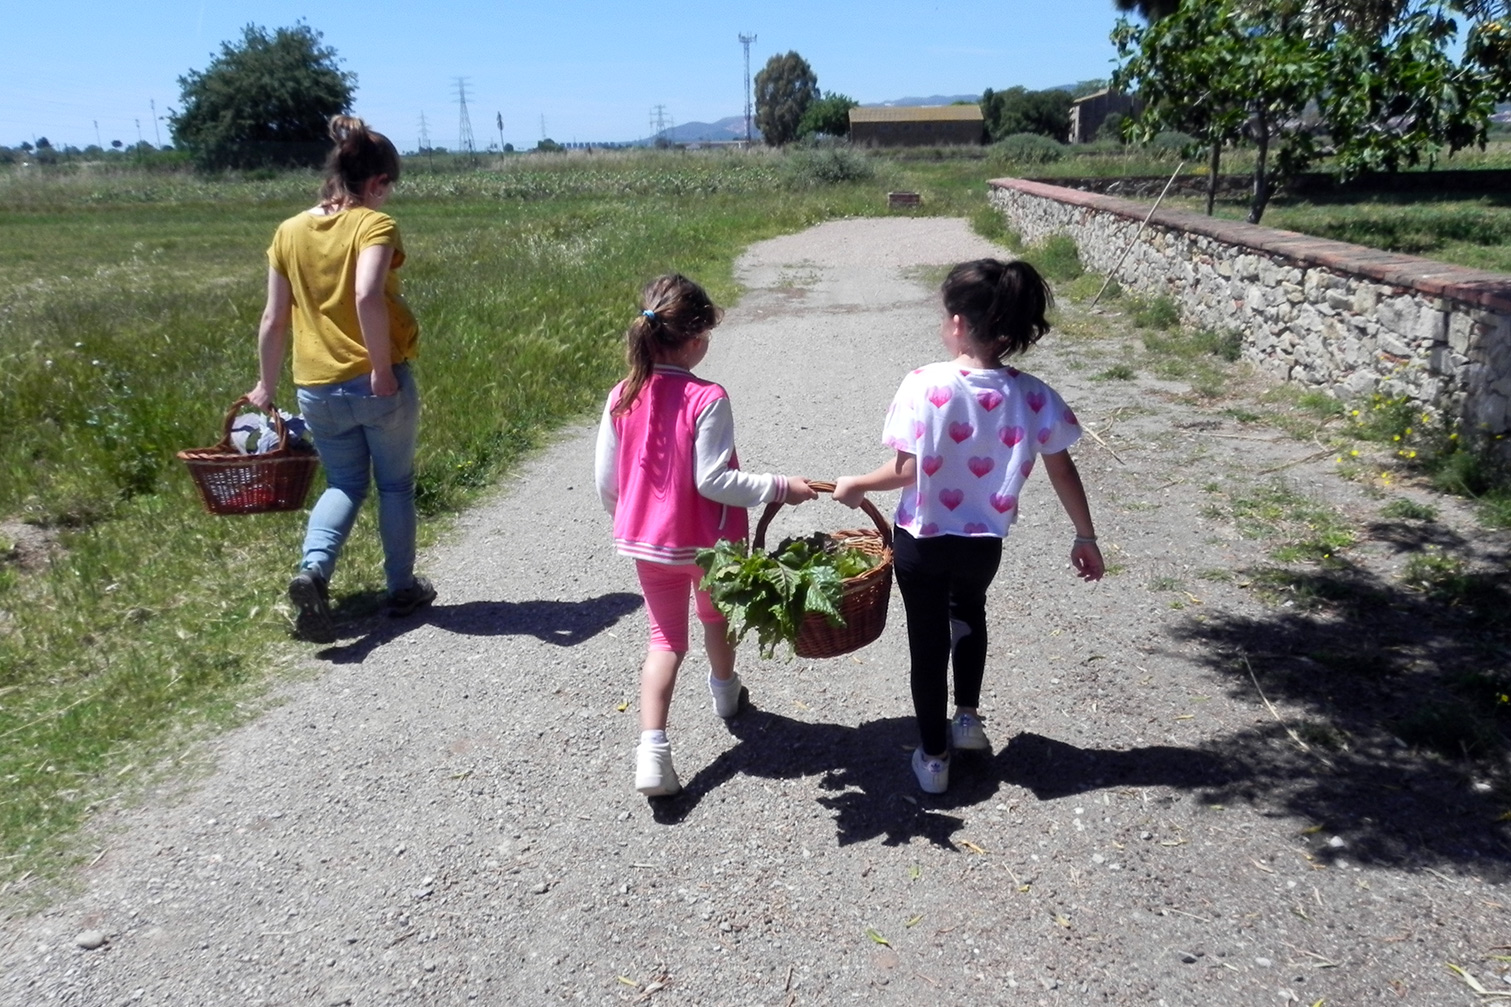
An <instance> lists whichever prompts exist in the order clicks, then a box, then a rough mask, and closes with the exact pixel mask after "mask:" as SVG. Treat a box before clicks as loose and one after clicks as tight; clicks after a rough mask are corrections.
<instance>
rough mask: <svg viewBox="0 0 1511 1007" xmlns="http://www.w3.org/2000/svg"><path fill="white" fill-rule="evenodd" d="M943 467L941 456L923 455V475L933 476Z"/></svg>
mask: <svg viewBox="0 0 1511 1007" xmlns="http://www.w3.org/2000/svg"><path fill="white" fill-rule="evenodd" d="M943 467H944V456H943V455H924V457H923V471H924V474H925V475H933V474H934V473H935V472H938V471H939V470H940V469H941V468H943Z"/></svg>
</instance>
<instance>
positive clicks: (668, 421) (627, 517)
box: [594, 365, 787, 565]
mask: <svg viewBox="0 0 1511 1007" xmlns="http://www.w3.org/2000/svg"><path fill="white" fill-rule="evenodd" d="M623 389H624V382H622V381H621V382H620V383H619V384H617V385H615V386H614V390H613V391H612V392H610V393H609V397H608V401H607V402H606V403H605V404H604V408H603V418H602V420H601V422H600V423H599V425H598V444H597V449H596V451H595V459H594V470H595V473H594V474H595V481H596V483H597V486H598V497H599V499H600V500H601V501H603V506H604V509H605V510H607V511H608V512H609V513H610V514H612V515H613V516H614V544H615V546H616V547H617V548H618V551H619V553H620V554H621V555H624V556H630V557H633V558H635V559H642V560H648V561H650V562H652V563H666V564H672V565H678V564H685V563H691V562H692V561H693V558H694V557H695V556H696V555H697V552H698V550H699V549H706V548H710V547H712V546H713V545H714V544H715V543H716V542H718V541H719V540H720V539H729V540H732V541H743V540H744V539H745V538H747V537H748V536H749V533H750V529H749V518H748V516H747V515H746V513H745V508H747V507H753V506H756V505H759V504H765V503H770V502H772V501H773V500H783V499H785V498H786V495H787V479H786V477H785V476H779V475H770V474H768V475H756V474H752V473H747V472H741V471H740V462H739V458H738V457H737V456H736V454H735V444H734V414H733V412H732V410H731V409H730V406H729V396H728V393H726V392H725V391H724V389H723V387H721V386H720V385H719V384H717V383H716V382H713V381H705V380H703V379H702V378H699V377H697V376H695V375H694V374H693V373H692V372H691V371H688V370H684V369H682V368H680V367H671V366H667V365H657V366H656V369H655V371H654V373H652V375H651V378H650V380H649V381H647V382H646V383H645V387H643V388H642V389H641V390H640V395H639V397H638V398H637V399H636V400H635V404H634V405H633V406H631V407H630V409H629V411H628V412H626V413H625V414H624V415H622V416H614V415H613V411H614V406H615V404H616V403H618V401H619V396H620V394H621V393H622V391H623Z"/></svg>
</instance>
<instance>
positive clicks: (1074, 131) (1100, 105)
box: [1066, 90, 1137, 143]
mask: <svg viewBox="0 0 1511 1007" xmlns="http://www.w3.org/2000/svg"><path fill="white" fill-rule="evenodd" d="M1136 108H1137V106H1136V103H1135V102H1134V100H1133V98H1131V97H1130V96H1128V95H1126V94H1119V93H1118V92H1116V91H1110V90H1104V91H1098V92H1096V93H1095V94H1088V95H1087V96H1086V97H1084V98H1077V99H1076V100H1075V101H1073V102H1071V103H1070V135H1069V136H1068V137H1066V142H1067V143H1090V142H1091V141H1092V140H1095V139H1096V138H1097V130H1099V129H1101V128H1102V123H1104V122H1106V121H1107V117H1108V116H1110V115H1133V114H1135V112H1136Z"/></svg>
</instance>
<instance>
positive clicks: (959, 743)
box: [950, 713, 992, 752]
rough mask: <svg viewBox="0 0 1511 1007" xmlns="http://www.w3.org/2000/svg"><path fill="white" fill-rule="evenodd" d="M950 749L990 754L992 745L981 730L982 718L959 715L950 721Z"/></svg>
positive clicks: (965, 714)
mask: <svg viewBox="0 0 1511 1007" xmlns="http://www.w3.org/2000/svg"><path fill="white" fill-rule="evenodd" d="M950 747H952V748H958V749H963V750H966V751H972V752H990V751H991V750H992V743H991V742H990V741H988V740H987V739H986V732H985V731H984V730H982V728H981V718H980V717H976V716H973V715H971V714H969V713H957V714H955V719H953V720H951V721H950Z"/></svg>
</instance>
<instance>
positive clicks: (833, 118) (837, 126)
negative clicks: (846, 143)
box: [797, 91, 860, 137]
mask: <svg viewBox="0 0 1511 1007" xmlns="http://www.w3.org/2000/svg"><path fill="white" fill-rule="evenodd" d="M858 104H860V103H859V102H857V101H856V100H855V99H854V98H851V97H850V96H849V95H844V94H836V93H835V92H833V91H830V92H829V93H828V94H826V95H824V96H823V97H822V98H815V99H814V100H813V101H812V102H811V103H809V105H808V108H807V109H806V110H805V111H804V112H803V118H802V119H801V120H800V121H799V122H798V126H797V132H798V136H800V137H807V136H812V135H814V134H815V133H822V134H824V135H826V136H849V135H850V110H851V109H852V108H854V107H855V106H856V105H858Z"/></svg>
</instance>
